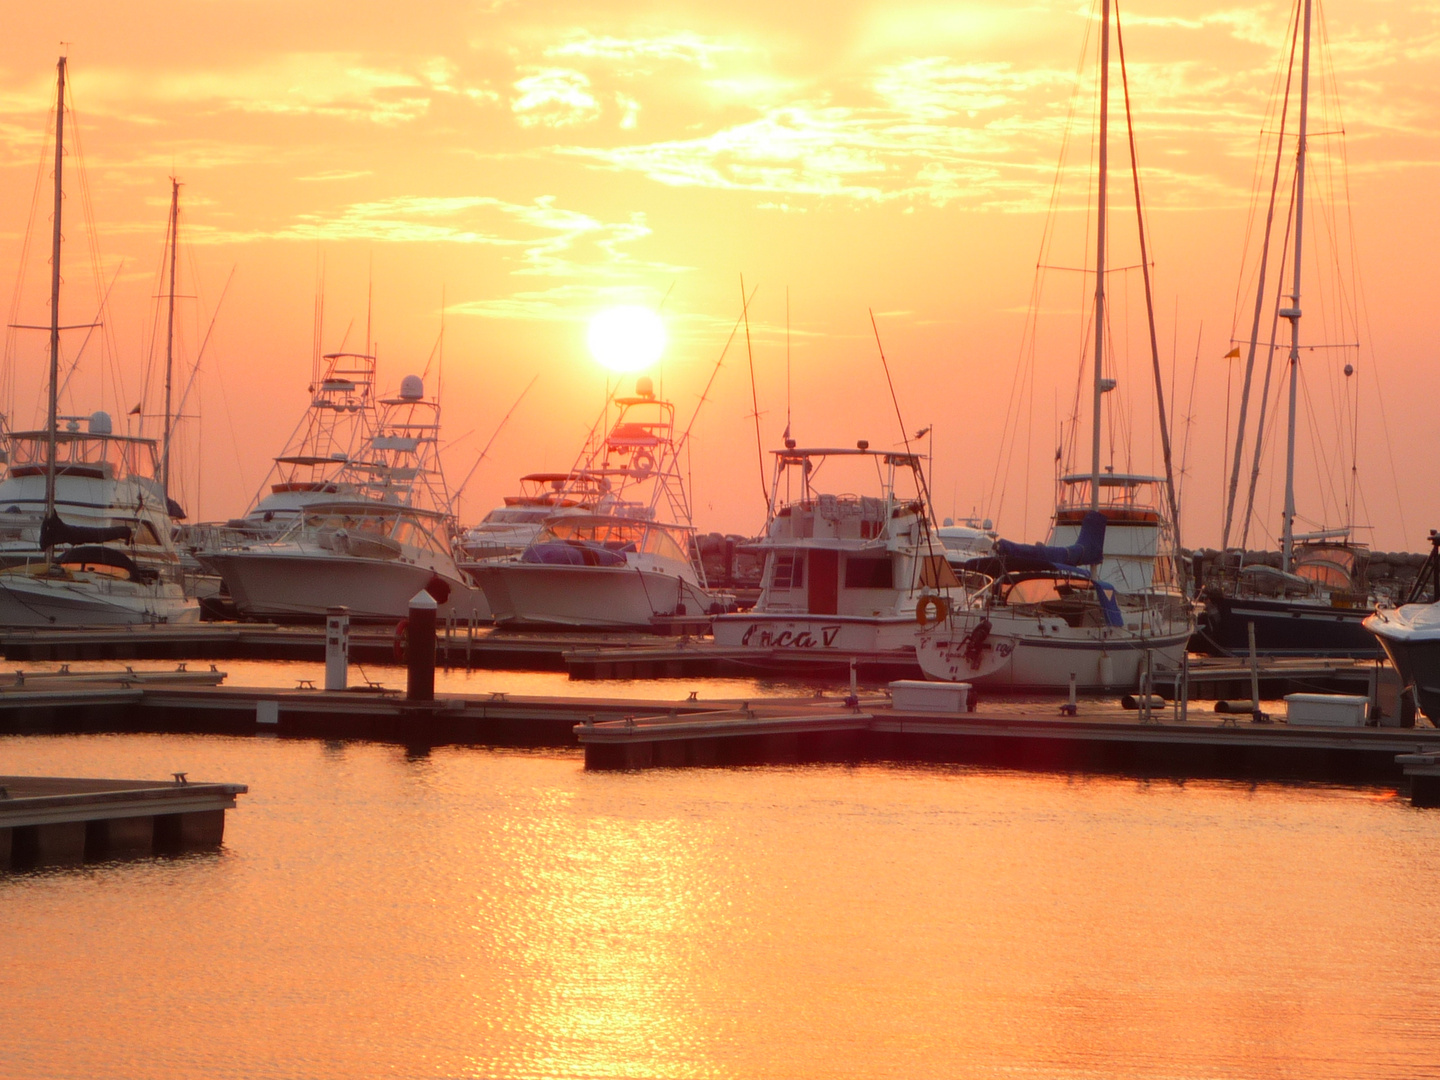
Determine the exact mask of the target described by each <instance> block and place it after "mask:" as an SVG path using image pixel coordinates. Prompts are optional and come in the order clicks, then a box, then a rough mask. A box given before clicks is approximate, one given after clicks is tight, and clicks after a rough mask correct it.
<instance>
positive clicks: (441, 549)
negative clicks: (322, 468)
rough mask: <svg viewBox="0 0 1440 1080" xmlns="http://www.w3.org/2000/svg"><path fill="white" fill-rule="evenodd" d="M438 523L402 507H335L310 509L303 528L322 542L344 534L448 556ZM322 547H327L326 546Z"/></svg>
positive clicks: (306, 514)
mask: <svg viewBox="0 0 1440 1080" xmlns="http://www.w3.org/2000/svg"><path fill="white" fill-rule="evenodd" d="M438 524H439V523H438V522H432V521H429V520H427V519H425V518H421V517H417V516H415V515H413V514H407V513H405V512H404V511H403V510H402V509H401V508H399V507H396V508H395V509H393V510H390V509H379V508H377V509H373V510H372V509H368V508H362V507H334V508H330V509H325V508H318V509H311V510H307V511H306V513H305V518H304V523H303V528H304V530H305V532H306V533H307V534H308V535H310V536H312V537H318V538H321V539H322V541H323V539H325V538H328V537H332V536H334V535H335V534H336V533H337V532H342V531H343V532H344V533H346V534H347V535H349V536H354V537H370V538H377V537H383V538H386V539H389V540H394V541H395V542H397V543H400V544H405V545H407V546H409V547H413V548H417V549H419V550H421V551H429V552H433V553H434V554H437V555H445V554H448V553H449V550H450V546H449V545H448V544H447V543H445V541H444V540H442V539H441V538H440V536H438V535H437V533H436V527H437V526H438ZM322 546H326V545H323V543H322Z"/></svg>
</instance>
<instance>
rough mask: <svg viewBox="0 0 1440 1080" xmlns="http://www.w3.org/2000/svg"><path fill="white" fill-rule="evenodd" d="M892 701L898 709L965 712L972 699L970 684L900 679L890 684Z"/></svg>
mask: <svg viewBox="0 0 1440 1080" xmlns="http://www.w3.org/2000/svg"><path fill="white" fill-rule="evenodd" d="M890 701H891V704H893V705H894V706H895V708H897V709H913V710H915V711H916V712H944V713H957V712H964V711H965V708H966V706H967V705H968V704H969V701H970V684H969V683H968V682H925V681H923V680H921V679H899V680H897V681H895V682H892V683H891V684H890Z"/></svg>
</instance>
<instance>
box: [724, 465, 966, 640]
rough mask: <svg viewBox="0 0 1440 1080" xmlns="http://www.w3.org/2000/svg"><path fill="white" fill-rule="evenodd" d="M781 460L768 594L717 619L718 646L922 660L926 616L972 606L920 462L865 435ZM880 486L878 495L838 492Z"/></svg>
mask: <svg viewBox="0 0 1440 1080" xmlns="http://www.w3.org/2000/svg"><path fill="white" fill-rule="evenodd" d="M774 454H775V473H774V479H773V482H772V485H771V488H770V505H769V507H768V509H767V513H766V518H765V533H764V536H763V537H762V538H761V540H760V541H759V543H758V544H757V545H756V546H757V547H758V548H760V549H761V550H763V551H764V552H765V567H764V570H763V572H762V576H761V579H760V597H759V599H758V600H757V601H756V604H755V607H754V609H753V610H751V611H748V612H745V613H743V614H733V615H720V616H717V617H716V619H715V642H716V644H717V645H722V646H726V647H728V648H739V649H753V650H754V651H755V654H756V657H757V659H758V658H760V657H764V658H766V659H767V660H771V659H773V658H775V657H782V656H784V655H786V654H802V655H804V656H805V657H806V658H807V659H808V658H813V657H821V656H829V657H834V658H836V659H838V660H841V661H843V660H845V659H847V658H854V659H857V660H862V661H865V662H867V663H887V662H888V663H893V664H897V665H903V666H910V665H913V664H914V662H915V645H916V642H917V640H918V638H919V634H920V630H921V628H922V627H923V626H924V625H925V623H926V621H933V620H934V619H935V618H936V617H938V616H939V615H941V614H943V613H944V612H945V611H948V610H950V609H951V608H952V607H963V606H964V605H965V604H966V603H967V600H968V598H967V595H966V593H965V591H964V590H963V589H962V588H961V586H960V582H959V580H958V579H957V577H956V575H955V573H954V571H953V570H952V569H951V567H950V564H949V562H948V560H947V553H946V548H945V546H944V544H943V543H942V542H941V541H940V539H939V537H938V536H936V535H935V530H934V528H933V527H932V525H931V523H930V521H929V518H928V514H927V510H926V506H925V498H924V484H923V477H922V473H921V470H922V461H921V458H920V456H919V455H918V454H912V453H902V452H897V451H891V450H872V449H870V445H869V443H867V442H865V441H863V440H862V441H861V442H859V443H857V444H856V446H855V447H853V448H834V447H826V448H819V447H817V448H802V447H798V446H796V444H795V440H793V439H788V440H786V446H785V449H783V450H776V451H774ZM845 465H849V466H851V469H850V470H849V471H850V472H851V473H855V472H857V471H858V473H859V474H860V475H858V476H854V475H848V474H845V473H844V472H843V468H844V466H845ZM827 466H828V468H827ZM864 474H868V476H866V475H864ZM857 481H858V482H857ZM877 482H878V487H879V494H878V495H854V494H835V493H834V489H835V488H836V487H839V488H840V489H841V490H844V489H845V488H849V487H859V486H860V484H862V483H868V484H869V485H872V486H871V490H874V485H876V484H877ZM827 488H828V489H830V490H827ZM989 655H990V656H991V657H993V656H994V653H993V649H992V650H991V652H990V654H989Z"/></svg>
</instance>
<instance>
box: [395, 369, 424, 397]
mask: <svg viewBox="0 0 1440 1080" xmlns="http://www.w3.org/2000/svg"><path fill="white" fill-rule="evenodd" d="M400 396H401V397H402V398H404V399H405V400H406V401H419V400H420V399H421V398H423V397H424V396H425V380H423V379H422V378H420V376H419V375H406V376H405V378H403V379H401V380H400Z"/></svg>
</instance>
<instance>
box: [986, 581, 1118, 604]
mask: <svg viewBox="0 0 1440 1080" xmlns="http://www.w3.org/2000/svg"><path fill="white" fill-rule="evenodd" d="M995 598H996V600H997V601H998V602H999V603H1002V604H1009V605H1012V606H1015V605H1022V604H1046V603H1051V602H1054V601H1064V600H1082V599H1088V600H1089V601H1090V602H1091V603H1094V602H1095V584H1094V582H1092V581H1090V580H1088V579H1087V578H1070V577H1026V578H1020V579H1019V580H1014V579H1007V578H1001V579H1000V580H999V581H997V582H996V583H995Z"/></svg>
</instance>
